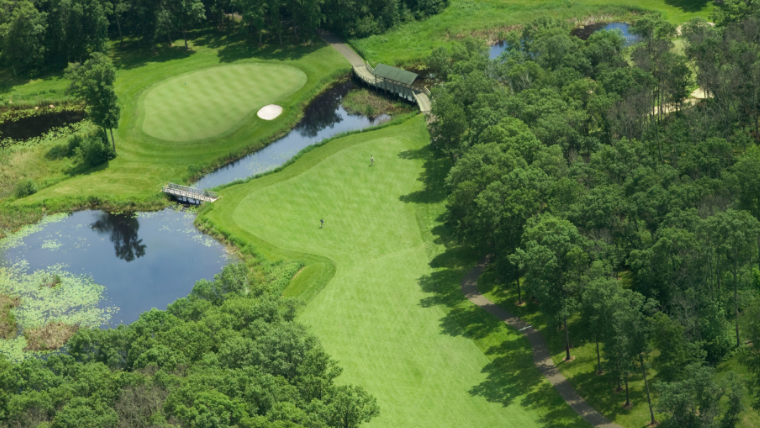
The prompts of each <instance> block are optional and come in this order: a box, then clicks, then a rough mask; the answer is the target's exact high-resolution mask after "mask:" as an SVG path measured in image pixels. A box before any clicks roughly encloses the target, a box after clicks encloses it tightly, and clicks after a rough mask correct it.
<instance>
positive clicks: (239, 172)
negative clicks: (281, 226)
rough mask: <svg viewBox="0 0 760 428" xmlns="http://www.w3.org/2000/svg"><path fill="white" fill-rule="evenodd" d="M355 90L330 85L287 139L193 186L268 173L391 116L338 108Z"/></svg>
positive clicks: (346, 85) (348, 84)
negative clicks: (312, 147)
mask: <svg viewBox="0 0 760 428" xmlns="http://www.w3.org/2000/svg"><path fill="white" fill-rule="evenodd" d="M357 87H358V86H357V85H356V83H354V82H353V81H350V80H349V81H346V82H342V83H339V84H337V85H335V86H333V87H332V88H331V89H330V90H328V91H326V92H324V93H322V94H321V95H319V96H318V97H317V98H315V99H314V101H312V102H311V103H310V104H309V106H308V107H307V108H306V110H305V111H304V115H303V119H301V121H300V122H299V123H298V125H296V127H295V128H294V129H293V130H292V131H290V132H289V133H288V134H287V135H286V136H284V137H282V138H280V139H279V140H277V141H275V142H273V143H272V144H270V145H269V146H267V147H265V148H264V149H262V150H260V151H258V152H256V153H252V154H250V155H248V156H246V157H244V158H242V159H240V160H238V161H236V162H233V163H231V164H229V165H227V166H224V167H222V168H220V169H218V170H216V171H214V172H212V173H210V174H208V175H206V176H205V177H203V178H201V179H200V180H199V181H198V182H197V183H195V184H194V185H193V186H194V187H198V188H201V189H209V188H212V187H215V186H219V185H220V184H225V183H229V182H232V181H235V180H238V179H242V178H246V177H250V176H252V175H256V174H259V173H262V172H266V171H269V170H271V169H274V168H277V167H278V166H280V165H282V164H283V163H285V162H287V161H288V159H290V158H292V157H293V156H295V155H296V154H297V153H298V152H300V151H301V150H303V149H304V148H306V147H307V146H310V145H312V144H314V143H318V142H320V141H322V140H324V139H325V138H330V137H332V136H333V135H336V134H340V133H342V132H348V131H354V130H357V129H364V128H367V127H370V126H373V125H378V124H380V123H383V122H385V121H387V120H389V119H390V117H389V116H386V115H382V116H379V117H376V118H369V117H367V116H364V115H361V114H349V113H348V112H347V111H346V110H345V109H344V108H343V107H342V106H341V102H342V101H343V97H345V96H346V94H347V93H348V91H350V90H351V89H356V88H357Z"/></svg>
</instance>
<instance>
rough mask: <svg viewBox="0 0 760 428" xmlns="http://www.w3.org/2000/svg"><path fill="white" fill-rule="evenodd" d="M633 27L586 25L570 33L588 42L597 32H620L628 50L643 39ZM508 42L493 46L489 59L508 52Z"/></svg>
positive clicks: (621, 24)
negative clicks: (633, 31)
mask: <svg viewBox="0 0 760 428" xmlns="http://www.w3.org/2000/svg"><path fill="white" fill-rule="evenodd" d="M630 28H631V25H630V24H628V23H625V22H610V23H604V22H601V23H598V24H592V25H586V26H585V27H582V28H575V29H573V31H571V32H570V34H572V35H573V36H576V37H578V38H580V39H582V40H588V38H589V37H590V36H591V34H593V33H595V32H597V31H615V30H620V32H621V33H623V37H624V38H625V42H623V47H624V48H627V47H628V46H633V45H635V44H636V43H638V42H640V41H641V37H639V36H638V35H636V34H632V33H630V31H629V30H630ZM508 46H509V45H507V42H505V41H503V40H502V41H500V42H497V43H496V44H494V45H492V46H491V47H490V49H489V51H488V57H489V59H496V58H498V57H499V55H501V54H502V53H504V51H506V50H507V47H508Z"/></svg>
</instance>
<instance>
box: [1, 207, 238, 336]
mask: <svg viewBox="0 0 760 428" xmlns="http://www.w3.org/2000/svg"><path fill="white" fill-rule="evenodd" d="M194 218H195V215H194V214H191V213H188V212H181V211H175V210H173V209H166V210H164V211H160V212H154V213H136V214H135V213H130V214H126V213H125V214H110V213H106V212H103V211H80V212H77V213H74V214H72V215H70V216H68V217H67V218H65V219H63V220H62V221H59V222H53V223H48V224H45V225H43V226H42V227H41V230H39V231H36V232H34V233H31V234H29V235H27V236H26V237H24V238H22V239H21V240H20V242H17V243H16V244H15V245H11V247H10V248H7V249H5V250H0V265H12V264H15V263H18V262H21V261H24V260H25V261H26V262H27V263H28V266H29V268H28V271H29V272H32V271H36V270H41V269H47V268H48V267H50V266H53V265H56V264H64V265H65V267H64V269H65V270H66V271H68V272H71V273H73V274H76V275H88V276H91V277H92V279H93V281H94V282H95V283H97V284H102V285H104V286H105V299H104V300H102V301H101V302H100V305H101V307H102V308H106V307H116V308H118V311H117V312H116V313H115V314H114V315H113V317H112V318H111V321H110V325H111V326H115V325H118V324H120V323H124V324H129V323H131V322H134V321H135V320H137V318H138V317H139V315H140V313H142V312H145V311H147V310H150V309H151V308H158V309H165V308H166V306H167V305H168V304H169V303H171V302H173V301H174V300H176V299H178V298H180V297H184V296H186V295H188V294H189V293H190V291H191V290H192V288H193V285H195V281H197V280H199V279H201V278H206V279H212V278H213V276H214V275H215V274H216V273H218V272H220V271H221V269H222V267H223V266H224V265H225V264H227V263H228V262H229V261H230V258H229V257H228V255H227V253H226V251H225V248H224V247H223V246H222V245H221V244H219V243H218V242H216V241H215V240H213V239H212V238H210V237H208V236H206V235H203V234H202V233H200V232H199V231H198V230H196V229H195V227H193V219H194ZM0 248H1V247H0Z"/></svg>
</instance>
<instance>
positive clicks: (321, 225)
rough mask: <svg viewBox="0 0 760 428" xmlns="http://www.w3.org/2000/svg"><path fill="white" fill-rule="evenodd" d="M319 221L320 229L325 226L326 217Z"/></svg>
mask: <svg viewBox="0 0 760 428" xmlns="http://www.w3.org/2000/svg"><path fill="white" fill-rule="evenodd" d="M319 223H320V225H319V228H320V229H321V228H323V227H325V219H323V218H322V219H319Z"/></svg>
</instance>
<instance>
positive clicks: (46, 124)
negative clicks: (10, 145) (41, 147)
mask: <svg viewBox="0 0 760 428" xmlns="http://www.w3.org/2000/svg"><path fill="white" fill-rule="evenodd" d="M82 119H84V112H83V111H76V110H75V111H58V112H55V113H47V114H38V115H35V116H30V117H24V118H21V119H18V120H15V121H11V120H7V121H5V122H3V123H0V139H3V138H12V139H14V140H16V141H25V140H29V139H31V138H36V137H39V136H40V135H42V134H44V133H46V132H48V131H50V130H51V129H53V128H58V127H61V126H69V125H72V124H74V123H77V122H81V121H82Z"/></svg>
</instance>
